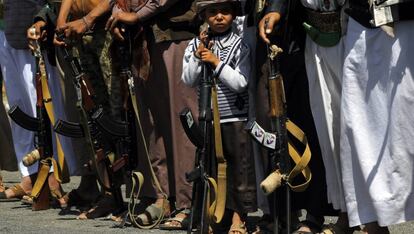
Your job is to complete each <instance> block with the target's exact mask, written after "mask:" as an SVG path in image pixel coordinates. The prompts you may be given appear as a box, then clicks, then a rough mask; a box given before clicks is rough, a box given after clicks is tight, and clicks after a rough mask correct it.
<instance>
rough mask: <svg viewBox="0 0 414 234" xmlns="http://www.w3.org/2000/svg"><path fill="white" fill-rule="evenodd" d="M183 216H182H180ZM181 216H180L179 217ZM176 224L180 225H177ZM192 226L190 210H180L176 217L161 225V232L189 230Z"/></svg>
mask: <svg viewBox="0 0 414 234" xmlns="http://www.w3.org/2000/svg"><path fill="white" fill-rule="evenodd" d="M180 214H181V215H180ZM179 215H180V216H179ZM174 223H176V224H178V225H175V224H174ZM189 225H190V210H189V209H183V210H180V211H179V212H178V213H177V214H176V215H175V216H174V217H172V218H169V219H167V220H166V221H165V222H164V223H162V224H160V227H159V228H160V230H187V229H188V226H189Z"/></svg>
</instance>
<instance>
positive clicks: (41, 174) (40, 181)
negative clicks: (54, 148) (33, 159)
mask: <svg viewBox="0 0 414 234" xmlns="http://www.w3.org/2000/svg"><path fill="white" fill-rule="evenodd" d="M50 165H53V169H54V175H55V176H56V174H57V171H58V169H57V163H56V161H55V159H54V158H50V157H49V158H46V159H42V160H41V161H40V165H39V171H38V173H37V179H36V182H35V184H34V185H33V189H32V192H31V195H30V196H31V197H33V198H38V197H39V194H40V191H41V190H42V188H43V186H44V184H45V183H46V181H47V178H48V176H49V170H50Z"/></svg>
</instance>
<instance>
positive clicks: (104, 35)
mask: <svg viewBox="0 0 414 234" xmlns="http://www.w3.org/2000/svg"><path fill="white" fill-rule="evenodd" d="M111 43H112V36H111V35H110V33H109V32H107V31H105V30H97V31H94V32H93V33H90V34H86V35H84V36H83V37H82V40H81V42H80V44H79V45H78V46H77V48H76V49H77V52H78V56H79V58H80V61H81V64H82V68H83V69H84V72H85V73H86V74H87V75H88V77H89V80H90V82H91V84H92V87H93V90H94V92H95V96H96V97H95V102H96V103H95V104H96V105H97V106H102V107H103V109H104V112H105V113H108V114H111V115H112V116H113V117H114V118H116V119H119V116H120V113H121V110H122V100H121V96H122V95H121V88H120V87H121V86H120V82H119V79H117V78H116V76H115V74H114V73H113V71H112V56H111V53H110V46H111Z"/></svg>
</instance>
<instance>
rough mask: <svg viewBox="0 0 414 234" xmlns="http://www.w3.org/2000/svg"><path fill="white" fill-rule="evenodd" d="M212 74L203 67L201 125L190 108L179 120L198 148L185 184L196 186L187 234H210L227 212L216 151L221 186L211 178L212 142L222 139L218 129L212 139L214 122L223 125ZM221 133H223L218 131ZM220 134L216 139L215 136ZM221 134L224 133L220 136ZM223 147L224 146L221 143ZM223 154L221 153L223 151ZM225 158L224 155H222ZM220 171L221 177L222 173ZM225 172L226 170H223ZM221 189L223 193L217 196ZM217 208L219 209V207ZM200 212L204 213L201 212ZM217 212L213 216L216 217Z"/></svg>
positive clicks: (220, 160) (222, 162) (223, 177)
mask: <svg viewBox="0 0 414 234" xmlns="http://www.w3.org/2000/svg"><path fill="white" fill-rule="evenodd" d="M204 44H205V46H206V48H207V46H208V44H209V42H208V37H207V40H206V41H205V42H204ZM213 82H214V81H213V79H212V70H211V68H210V67H209V65H208V64H203V77H202V78H201V81H200V85H199V117H198V121H199V125H198V126H197V124H196V123H195V121H194V117H193V115H192V113H191V111H190V110H189V109H188V108H185V109H184V110H183V111H181V113H180V120H181V124H182V125H183V128H184V130H185V132H186V134H187V136H188V138H189V139H190V141H191V142H192V143H193V144H194V145H195V146H196V147H197V150H196V159H195V169H194V170H192V171H191V172H188V173H186V180H187V181H188V182H189V183H193V191H192V210H191V216H190V225H189V227H188V230H187V233H193V232H196V231H198V232H200V233H208V232H209V226H210V223H211V221H214V222H216V223H219V222H220V221H221V219H222V217H223V214H224V209H225V194H226V187H225V186H226V185H225V184H226V175H225V170H226V162H225V160H224V158H223V157H219V156H218V155H219V153H218V152H217V148H216V156H217V163H218V172H219V173H218V182H219V183H216V181H215V180H214V179H213V178H211V177H210V175H211V174H212V165H213V163H215V162H214V160H212V158H211V157H212V155H213V151H212V147H213V143H212V139H215V140H216V144H215V145H217V142H218V141H221V135H220V136H218V135H219V133H217V132H216V131H217V129H215V131H214V134H215V137H214V138H213V129H212V128H213V124H212V122H213V119H214V122H215V128H216V127H217V124H218V125H220V120H219V116H218V113H214V117H213V110H212V101H213V106H216V104H214V102H216V100H215V98H213V97H214V96H212V95H213V94H214V93H213V90H212V89H213V85H215V84H214V83H213ZM218 132H220V130H219V131H218ZM216 134H217V135H216ZM220 134H221V133H220ZM220 144H221V142H220ZM221 151H222V150H221ZM220 154H221V156H222V153H220ZM220 167H223V168H221V169H222V170H221V173H220ZM223 169H224V170H223ZM218 189H219V190H220V192H221V195H220V197H219V196H218V192H217V191H218ZM210 190H213V194H214V198H215V199H216V201H214V202H213V203H211V204H210V198H211V194H210ZM216 204H217V205H216ZM210 205H211V206H210ZM200 211H201V212H200ZM213 212H214V214H213Z"/></svg>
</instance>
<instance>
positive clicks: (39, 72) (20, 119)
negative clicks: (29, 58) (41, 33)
mask: <svg viewBox="0 0 414 234" xmlns="http://www.w3.org/2000/svg"><path fill="white" fill-rule="evenodd" d="M36 44H37V42H36ZM35 46H36V50H35V51H34V53H33V54H34V56H35V58H36V75H35V85H36V95H37V99H36V100H37V101H36V115H37V117H36V118H34V117H31V116H29V115H27V114H26V113H24V112H23V111H22V110H21V109H20V108H19V107H18V106H17V105H16V106H13V107H12V108H11V109H10V110H9V112H8V114H9V116H10V118H11V119H12V120H13V121H14V122H16V123H17V124H18V125H19V126H21V127H22V128H25V129H27V130H29V131H33V132H35V142H34V145H35V150H33V151H32V152H30V153H28V154H27V155H26V156H25V157H24V158H23V162H26V163H25V164H26V166H30V165H32V164H34V163H35V162H36V161H39V160H40V164H39V170H38V176H37V179H36V182H35V185H34V186H33V191H32V194H31V195H32V196H33V205H32V209H33V210H35V211H37V210H45V209H49V206H50V205H49V193H50V189H49V184H48V182H47V180H48V177H49V169H50V167H51V166H52V163H56V162H54V160H53V144H52V131H51V121H50V119H49V115H48V113H47V110H46V106H45V103H46V102H51V101H52V100H51V99H45V97H44V93H43V89H42V82H47V77H46V76H47V74H46V68H45V63H44V60H43V56H42V52H41V49H40V46H39V44H37V45H35ZM46 85H47V84H46ZM47 96H48V95H46V97H47ZM27 161H30V163H31V164H30V163H27ZM56 169H57V168H55V170H56ZM55 173H57V172H56V171H55Z"/></svg>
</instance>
